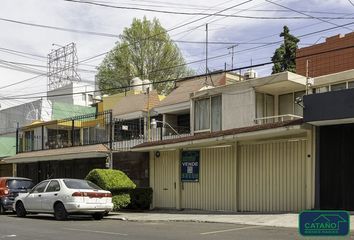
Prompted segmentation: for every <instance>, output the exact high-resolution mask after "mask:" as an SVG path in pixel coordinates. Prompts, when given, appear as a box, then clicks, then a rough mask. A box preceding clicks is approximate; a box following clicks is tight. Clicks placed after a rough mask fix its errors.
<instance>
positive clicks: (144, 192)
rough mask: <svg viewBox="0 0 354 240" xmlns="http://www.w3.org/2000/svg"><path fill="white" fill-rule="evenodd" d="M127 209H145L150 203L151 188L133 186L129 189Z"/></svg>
mask: <svg viewBox="0 0 354 240" xmlns="http://www.w3.org/2000/svg"><path fill="white" fill-rule="evenodd" d="M130 200H131V201H130V204H129V205H128V208H129V209H139V210H146V209H149V208H150V204H151V203H152V188H135V189H133V190H131V191H130Z"/></svg>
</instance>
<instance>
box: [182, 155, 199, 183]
mask: <svg viewBox="0 0 354 240" xmlns="http://www.w3.org/2000/svg"><path fill="white" fill-rule="evenodd" d="M199 155H200V153H199V151H183V152H182V160H181V180H182V181H183V182H187V181H192V182H198V181H199Z"/></svg>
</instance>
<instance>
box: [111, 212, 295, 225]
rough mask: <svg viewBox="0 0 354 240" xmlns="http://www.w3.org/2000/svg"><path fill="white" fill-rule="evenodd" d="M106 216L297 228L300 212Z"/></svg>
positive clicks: (123, 213)
mask: <svg viewBox="0 0 354 240" xmlns="http://www.w3.org/2000/svg"><path fill="white" fill-rule="evenodd" d="M106 218H108V219H117V220H127V221H143V222H155V221H170V222H208V223H236V224H247V225H261V226H274V227H290V228H297V226H298V214H295V213H285V214H256V213H224V212H207V211H189V210H188V211H155V210H154V211H146V212H114V213H111V214H110V215H109V216H107V217H106Z"/></svg>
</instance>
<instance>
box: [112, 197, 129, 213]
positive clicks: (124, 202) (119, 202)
mask: <svg viewBox="0 0 354 240" xmlns="http://www.w3.org/2000/svg"><path fill="white" fill-rule="evenodd" d="M112 202H113V211H118V210H119V209H121V208H125V207H127V206H128V205H129V203H130V196H129V194H119V195H115V196H113V197H112Z"/></svg>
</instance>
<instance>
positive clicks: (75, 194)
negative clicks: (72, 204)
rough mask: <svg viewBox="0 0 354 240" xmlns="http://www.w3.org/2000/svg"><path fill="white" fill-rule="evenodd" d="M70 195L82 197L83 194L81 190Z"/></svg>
mask: <svg viewBox="0 0 354 240" xmlns="http://www.w3.org/2000/svg"><path fill="white" fill-rule="evenodd" d="M71 196H73V197H83V196H84V194H83V193H82V192H74V193H73V194H72V195H71Z"/></svg>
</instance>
